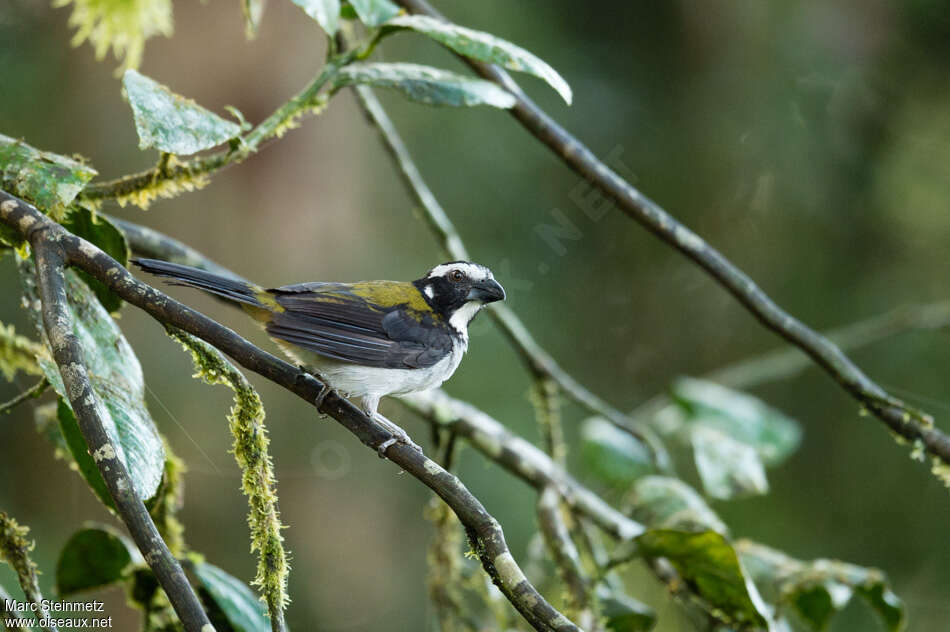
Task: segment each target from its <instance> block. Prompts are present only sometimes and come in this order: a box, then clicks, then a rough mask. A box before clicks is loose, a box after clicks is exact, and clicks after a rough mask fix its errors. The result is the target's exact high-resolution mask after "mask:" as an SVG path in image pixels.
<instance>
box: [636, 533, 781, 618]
mask: <svg viewBox="0 0 950 632" xmlns="http://www.w3.org/2000/svg"><path fill="white" fill-rule="evenodd" d="M637 543H638V544H639V545H640V551H642V553H643V554H644V555H645V556H647V557H651V558H665V559H667V560H668V561H669V562H670V564H672V565H673V567H674V568H675V569H676V572H677V573H679V575H680V577H681V578H682V579H683V580H684V581H685V582H686V584H687V585H689V586H690V588H691V591H692V592H694V593H696V594H697V595H698V596H699V597H701V598H702V600H703V601H705V602H706V603H707V604H708V606H711V608H712V609H715V610H716V611H718V612H719V613H720V614H721V615H722V617H723V618H725V619H726V620H727V621H728V622H729V623H732V624H737V625H739V626H749V625H753V626H762V627H766V628H767V627H769V622H768V620H767V619H766V617H765V615H764V614H763V612H762V610H763V609H764V605H763V604H761V598H760V597H759V596H758V593H757V592H756V590H755V587H754V586H752V585H751V584H750V582H748V581H747V579H746V577H745V575H744V574H743V572H742V567H741V566H740V564H739V558H738V556H737V554H736V551H735V549H733V547H732V545H731V544H730V543H729V541H728V540H726V538H725V536H723V535H722V534H721V533H716V532H715V531H701V532H690V531H679V530H673V529H651V530H649V531H647V532H645V533H643V534H642V535H640V536H637Z"/></svg>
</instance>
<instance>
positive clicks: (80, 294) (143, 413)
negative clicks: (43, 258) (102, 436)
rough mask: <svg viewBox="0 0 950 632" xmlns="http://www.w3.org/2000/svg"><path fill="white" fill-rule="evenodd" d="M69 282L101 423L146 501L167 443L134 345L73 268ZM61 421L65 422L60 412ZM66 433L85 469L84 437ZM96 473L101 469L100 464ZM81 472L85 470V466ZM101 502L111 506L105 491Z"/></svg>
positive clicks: (49, 367) (58, 380)
mask: <svg viewBox="0 0 950 632" xmlns="http://www.w3.org/2000/svg"><path fill="white" fill-rule="evenodd" d="M66 281H67V283H66V289H67V295H68V297H69V305H68V307H69V311H70V312H71V315H72V320H73V333H74V334H75V335H76V337H77V338H78V340H79V344H80V345H81V346H82V350H83V363H84V364H85V366H86V369H87V373H88V376H89V380H90V382H91V384H92V388H93V391H95V393H96V398H97V399H98V401H99V403H100V404H101V406H100V409H99V412H100V415H101V418H102V422H103V425H104V426H105V429H106V432H107V433H108V434H109V438H110V439H111V443H112V446H113V448H114V449H115V451H116V455H117V457H118V458H119V459H121V460H122V462H123V463H124V464H125V467H126V469H128V471H129V475H130V476H131V477H132V483H133V486H134V487H135V491H136V493H137V494H138V495H139V497H140V498H142V499H143V500H147V499H149V498H151V497H152V496H154V495H155V492H156V491H157V490H158V486H159V484H160V483H161V480H162V473H163V471H164V466H165V448H164V446H163V445H162V440H161V438H160V437H159V435H158V430H157V429H156V428H155V423H154V422H153V421H152V417H151V416H150V415H149V412H148V409H147V408H146V407H145V381H144V378H143V376H142V368H141V366H140V365H139V361H138V359H137V358H136V357H135V353H134V352H133V351H132V347H130V346H129V343H128V342H126V340H125V337H124V336H123V335H122V332H121V331H119V328H118V326H117V325H116V323H115V321H114V320H113V319H112V318H111V317H110V316H109V314H108V313H107V312H106V311H105V309H104V308H103V307H102V305H101V304H100V303H99V301H98V300H97V299H96V297H95V295H94V294H93V293H92V290H90V289H89V287H88V286H86V284H85V283H83V282H82V281H81V280H79V277H78V276H77V275H76V274H74V273H73V271H72V270H67V271H66ZM40 366H41V367H42V369H43V372H44V373H45V375H46V378H47V379H48V380H49V381H50V384H52V385H53V388H54V389H55V390H56V392H57V393H59V395H60V397H64V398H65V397H66V393H65V389H64V387H63V380H62V377H61V376H60V374H59V369H58V368H57V366H56V364H55V363H54V362H53V361H52V360H50V359H48V358H43V359H41V361H40ZM70 417H72V415H70ZM60 424H61V426H62V425H63V417H62V416H60ZM77 432H78V428H77ZM64 436H65V438H66V440H67V443H69V446H70V451H71V452H72V453H73V457H74V458H75V459H76V461H77V463H78V464H80V469H81V470H82V460H83V459H84V458H89V459H90V460H91V457H89V454H88V449H87V446H86V445H85V442H83V443H82V444H81V445H79V444H78V443H76V442H75V441H73V442H70V440H69V439H70V437H69V436H68V435H66V433H65V432H64ZM96 473H97V474H98V469H97V470H96ZM83 474H84V475H86V474H87V473H86V472H85V471H84V472H83ZM86 480H87V481H88V482H89V484H90V485H91V486H92V487H93V489H94V490H95V491H96V492H97V493H98V494H99V496H100V498H103V494H102V490H101V489H97V488H96V486H97V484H98V483H97V481H96V479H95V478H90V476H89V475H87V476H86ZM99 480H100V481H101V479H99ZM103 484H104V483H103ZM103 502H106V503H107V505H109V506H111V500H110V499H109V497H108V495H107V494H106V495H105V497H104V498H103Z"/></svg>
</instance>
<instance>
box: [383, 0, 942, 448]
mask: <svg viewBox="0 0 950 632" xmlns="http://www.w3.org/2000/svg"><path fill="white" fill-rule="evenodd" d="M398 1H399V4H400V5H402V6H403V7H405V8H406V9H407V10H409V11H410V12H412V13H419V14H423V15H428V16H431V17H435V18H439V19H444V18H443V16H442V15H441V14H440V13H439V12H438V11H436V10H435V9H434V8H432V6H431V5H429V3H428V2H426V1H425V0H398ZM462 59H463V60H464V61H465V62H466V63H467V64H468V65H469V66H471V68H472V69H473V70H474V71H475V72H476V73H478V74H479V75H481V76H482V77H484V78H485V79H488V80H490V81H494V82H496V83H497V84H499V85H501V86H503V87H504V88H505V89H506V90H508V91H509V92H511V93H512V94H514V95H515V97H516V99H517V103H516V104H515V106H514V107H513V108H511V110H510V112H511V114H512V115H513V116H514V117H515V118H516V119H517V120H518V121H519V122H520V123H521V124H522V125H523V126H524V127H525V129H527V130H528V132H529V133H530V134H531V135H532V136H534V137H535V138H537V139H538V140H540V141H541V142H542V143H544V144H545V145H547V146H548V147H549V148H550V149H551V150H552V151H553V152H554V153H555V154H557V155H558V156H559V157H560V158H561V159H562V160H563V161H564V162H565V164H567V165H568V166H569V167H570V168H571V169H573V170H574V171H575V172H577V173H578V174H579V175H580V176H581V177H583V178H584V179H585V180H587V181H588V182H590V183H591V185H593V186H595V187H596V188H597V189H599V190H600V191H602V192H603V193H604V194H606V195H607V196H609V197H610V198H611V199H613V200H614V201H615V202H617V204H618V205H619V207H620V208H621V209H622V210H623V211H624V213H626V214H627V215H629V216H630V217H631V218H633V219H634V220H636V221H637V222H639V223H640V224H641V225H642V226H643V227H644V228H646V229H647V230H649V231H650V232H652V233H653V234H655V235H656V236H657V237H659V238H660V239H662V240H663V241H664V242H666V243H667V244H669V245H670V246H672V247H673V248H675V249H676V250H678V251H680V252H681V253H683V254H684V255H686V256H687V257H688V258H689V259H691V260H692V261H694V262H695V263H696V264H697V265H699V266H700V267H701V268H703V269H704V270H706V272H707V273H709V275H710V276H712V278H713V279H715V280H716V281H717V282H718V283H719V284H720V285H722V286H723V287H724V288H725V289H726V290H728V291H729V293H731V294H732V295H733V296H735V297H736V299H738V300H739V302H740V303H741V304H742V305H743V306H744V307H745V308H746V309H747V310H749V312H750V313H751V314H752V315H753V316H755V317H756V318H757V319H758V320H759V321H760V322H761V323H762V324H763V325H765V326H766V327H767V328H769V329H771V330H772V331H774V332H775V333H777V334H778V335H780V336H781V337H783V338H785V339H786V340H787V341H788V342H790V343H791V344H793V345H794V346H796V347H798V348H799V349H801V350H802V351H804V352H805V353H807V354H808V355H809V356H810V357H811V359H812V360H813V361H814V362H816V363H817V364H818V365H819V366H821V367H822V368H823V369H824V370H825V371H826V372H827V373H828V374H829V375H831V377H833V378H834V379H835V381H836V382H838V383H839V384H840V385H841V386H842V388H844V389H845V390H846V391H847V392H848V393H850V394H851V395H852V396H853V397H854V398H855V399H857V400H858V401H859V402H860V403H861V404H862V406H864V407H865V408H867V409H868V410H870V411H871V412H872V413H874V415H875V416H876V417H877V418H878V419H880V420H881V421H883V422H884V423H885V424H886V425H887V426H888V427H889V428H890V429H891V430H892V431H894V432H895V433H897V434H898V435H900V436H901V437H903V438H904V439H907V440H908V441H920V442H921V443H922V444H923V446H924V449H925V450H926V451H927V453H928V454H930V455H932V456H933V457H935V458H937V459H939V460H940V461H942V462H943V464H945V465H950V437H948V436H947V435H945V434H944V433H942V432H941V431H939V430H937V429H936V428H934V427H933V419H932V417H931V416H930V415H927V414H924V413H922V412H920V411H918V410H916V409H915V408H913V407H911V406H908V405H907V404H905V403H904V402H903V401H901V400H900V399H898V398H896V397H894V396H892V395H890V394H889V393H888V392H887V391H886V390H885V389H884V388H882V387H881V386H880V385H878V384H877V383H876V382H875V381H874V380H872V379H871V378H869V377H868V376H867V375H866V374H865V373H864V372H863V371H861V369H860V368H858V367H857V365H855V364H854V362H852V361H851V359H850V358H848V357H847V356H846V355H845V354H844V353H843V352H842V351H841V349H839V348H838V347H837V346H836V345H835V344H834V343H833V342H832V341H830V340H828V339H827V338H825V337H824V336H822V335H821V334H819V333H817V332H815V331H814V330H812V329H811V328H809V327H808V326H806V325H805V324H803V323H802V322H801V321H799V320H798V319H797V318H795V317H794V316H792V315H791V314H789V313H788V312H786V311H784V310H783V309H782V308H781V307H779V306H778V305H777V304H776V303H775V302H774V301H773V300H772V299H771V298H770V297H769V296H768V295H767V294H766V293H765V292H763V291H762V289H761V288H759V287H758V286H757V285H756V284H755V282H754V281H753V280H752V279H751V278H750V277H749V276H748V275H747V274H746V273H745V272H743V271H742V270H740V269H739V268H738V267H736V266H735V264H733V263H732V262H731V261H729V260H728V259H726V257H724V256H723V255H722V253H720V252H719V251H718V250H716V249H715V248H713V247H712V246H711V245H709V244H708V243H706V241H705V240H704V239H703V238H702V237H700V236H699V235H697V234H696V233H695V232H693V231H692V230H690V229H689V228H687V227H686V226H684V225H683V224H681V223H680V222H678V221H677V220H676V219H675V218H673V216H671V215H670V214H669V213H667V212H666V211H665V210H664V209H663V208H662V207H660V206H659V205H658V204H657V203H656V202H654V201H653V200H651V199H649V198H648V197H646V196H645V195H643V194H642V193H640V191H638V190H637V189H636V188H634V187H633V186H632V185H631V184H630V183H628V182H627V181H626V180H624V179H623V178H622V177H620V175H618V174H617V173H616V172H615V171H613V170H612V169H610V167H608V166H607V165H606V164H604V163H603V162H602V161H601V160H599V159H598V158H597V156H595V155H594V153H593V152H592V151H590V149H588V148H587V147H586V146H584V144H583V143H581V142H580V141H579V140H577V139H576V138H574V136H572V135H571V134H570V133H569V132H567V130H565V129H564V128H563V127H561V126H560V125H558V124H557V122H555V121H554V119H552V118H551V117H550V116H549V115H548V114H547V113H546V112H544V111H543V110H542V109H541V108H539V107H538V106H537V105H535V103H534V102H533V101H531V99H529V98H528V97H527V95H525V94H524V92H523V91H522V90H521V89H520V88H519V87H518V84H517V83H515V81H514V80H513V79H512V78H511V76H510V75H509V74H508V73H507V72H506V71H504V70H503V69H501V68H499V67H497V66H494V65H492V64H486V63H483V62H479V61H476V60H472V59H468V58H465V57H462ZM565 390H568V389H567V388H566V387H565Z"/></svg>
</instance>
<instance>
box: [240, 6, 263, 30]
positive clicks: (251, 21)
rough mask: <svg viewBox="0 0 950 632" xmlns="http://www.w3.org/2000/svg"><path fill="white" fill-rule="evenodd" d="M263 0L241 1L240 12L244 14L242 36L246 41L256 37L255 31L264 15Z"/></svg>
mask: <svg viewBox="0 0 950 632" xmlns="http://www.w3.org/2000/svg"><path fill="white" fill-rule="evenodd" d="M264 1H265V0H241V12H242V13H243V14H244V35H245V36H246V37H247V38H248V39H253V38H255V37H257V29H258V27H259V26H260V24H261V17H262V16H263V15H264Z"/></svg>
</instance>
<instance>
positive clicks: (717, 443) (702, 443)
mask: <svg viewBox="0 0 950 632" xmlns="http://www.w3.org/2000/svg"><path fill="white" fill-rule="evenodd" d="M690 438H691V440H692V443H693V458H694V460H695V461H696V469H697V471H698V472H699V477H700V478H701V479H702V481H703V489H705V490H706V493H707V494H708V495H709V496H712V497H713V498H723V499H729V498H736V497H741V496H754V495H759V494H765V493H766V492H768V491H769V483H768V481H767V480H766V479H765V466H764V465H763V464H762V459H761V458H759V453H758V452H756V450H755V448H754V447H753V446H751V445H749V444H748V443H742V442H740V441H736V440H735V439H733V438H732V437H730V436H729V435H727V434H725V433H724V432H721V431H720V430H717V429H715V428H711V427H707V426H697V427H696V428H694V429H693V431H692V432H691V433H690Z"/></svg>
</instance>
